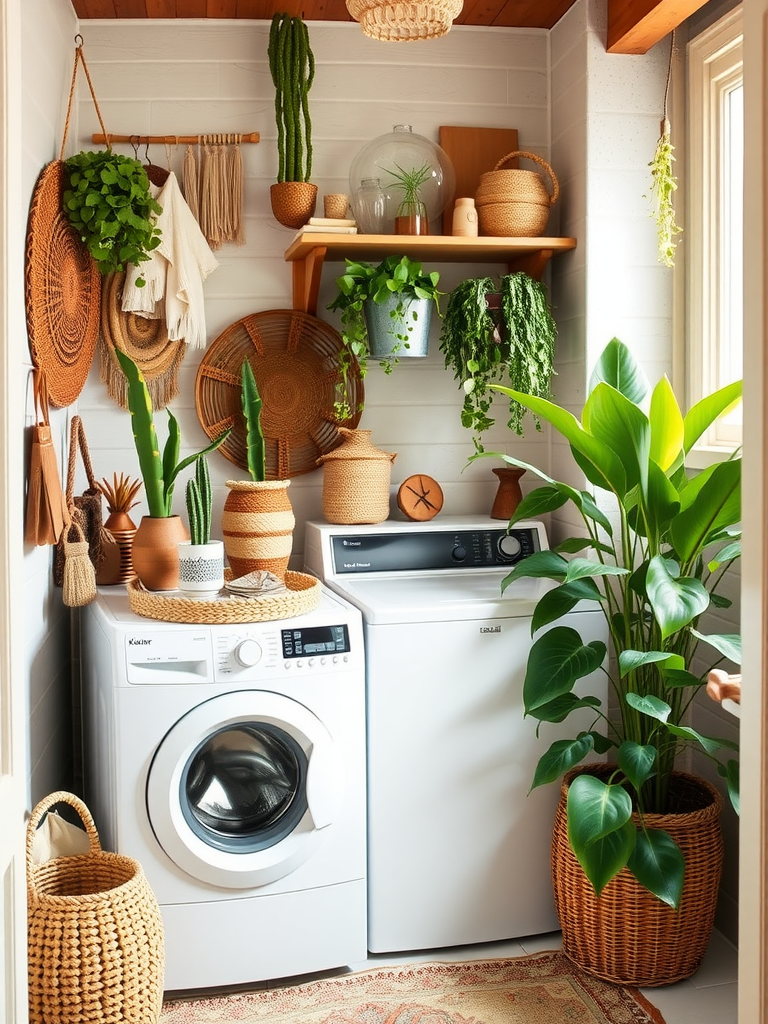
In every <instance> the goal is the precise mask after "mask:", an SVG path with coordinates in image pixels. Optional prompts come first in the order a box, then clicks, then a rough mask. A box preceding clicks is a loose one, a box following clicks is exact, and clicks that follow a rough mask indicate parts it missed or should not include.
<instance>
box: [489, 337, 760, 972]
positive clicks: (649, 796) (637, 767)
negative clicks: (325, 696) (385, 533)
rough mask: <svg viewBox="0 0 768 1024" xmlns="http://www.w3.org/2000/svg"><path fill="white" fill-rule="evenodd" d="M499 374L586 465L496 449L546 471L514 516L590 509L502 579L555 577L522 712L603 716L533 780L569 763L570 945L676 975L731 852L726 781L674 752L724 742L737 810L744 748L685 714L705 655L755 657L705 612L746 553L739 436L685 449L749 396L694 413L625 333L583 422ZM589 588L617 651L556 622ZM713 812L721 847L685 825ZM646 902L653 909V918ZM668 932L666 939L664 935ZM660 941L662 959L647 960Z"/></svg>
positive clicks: (707, 751)
mask: <svg viewBox="0 0 768 1024" xmlns="http://www.w3.org/2000/svg"><path fill="white" fill-rule="evenodd" d="M491 386H492V387H493V388H494V389H496V390H499V391H501V392H503V393H504V394H506V395H507V396H509V397H510V398H511V399H514V400H515V401H516V402H519V403H520V405H522V406H524V407H525V408H526V409H528V410H530V411H531V412H532V413H534V414H535V415H536V416H538V417H539V418H540V419H542V420H546V421H547V422H548V423H550V424H551V425H552V427H554V428H555V430H557V431H558V433H559V434H561V435H562V436H563V437H564V438H565V440H566V441H567V442H568V444H569V445H570V450H571V452H572V453H573V457H574V459H575V461H576V465H577V468H578V469H579V470H580V471H581V472H582V473H583V474H584V476H585V477H586V479H587V481H588V489H585V490H581V489H579V488H577V487H574V486H571V485H569V484H567V483H563V482H561V481H558V480H554V479H552V478H551V477H550V476H548V475H547V474H546V473H544V472H543V471H542V470H540V469H538V468H537V467H535V466H532V465H529V464H528V463H525V462H522V461H520V460H519V459H515V458H513V457H512V456H509V455H498V454H497V455H495V456H494V457H495V458H500V459H503V460H504V461H505V462H507V463H510V464H511V465H514V466H519V467H521V468H523V469H526V470H529V471H530V472H532V473H535V474H536V475H537V476H538V477H540V478H541V479H542V480H543V481H544V484H543V486H541V487H538V488H536V489H535V490H533V491H532V492H530V493H529V494H528V495H526V497H525V498H524V499H523V501H522V502H521V503H520V505H519V506H518V508H517V510H516V512H515V513H514V516H513V517H512V520H511V522H513V523H514V522H516V521H518V520H520V519H524V518H527V517H530V516H537V517H538V516H541V515H542V514H545V513H548V512H552V511H554V510H556V509H559V508H561V507H562V506H564V505H566V504H568V503H570V504H571V505H572V506H573V507H574V509H575V512H576V513H577V514H578V515H579V516H580V517H581V520H582V521H583V524H584V534H583V535H580V536H574V537H569V538H568V539H566V540H563V541H562V542H561V543H559V544H558V545H557V546H556V547H555V548H554V549H553V550H550V551H540V552H536V553H535V554H532V555H529V556H527V557H525V558H523V559H521V560H520V561H519V562H518V563H517V564H516V565H515V566H514V568H513V569H512V571H511V572H510V573H509V575H508V576H507V577H506V578H505V580H504V582H503V584H502V586H503V587H504V588H506V587H510V586H511V587H513V588H514V585H515V583H516V581H518V580H521V579H525V578H532V577H537V578H545V579H548V580H551V581H552V588H551V589H550V590H549V591H548V592H547V593H545V595H544V596H543V597H542V598H541V600H540V601H539V602H538V604H537V606H536V608H535V610H534V613H533V623H532V629H533V631H534V633H539V634H540V635H539V637H538V639H537V640H536V641H535V642H534V644H533V646H532V648H531V651H530V654H529V658H528V664H527V669H526V675H525V681H524V685H523V705H524V708H525V714H526V715H529V716H531V717H532V718H535V719H537V721H538V722H540V723H543V724H544V729H545V728H546V723H547V722H562V721H563V720H564V719H565V718H567V716H568V715H569V714H570V713H571V711H573V710H575V709H577V708H588V707H592V708H594V726H593V728H592V729H590V730H588V731H583V732H580V733H579V734H578V735H577V736H575V737H574V738H573V739H561V740H557V741H556V742H555V743H553V744H552V745H551V747H550V748H549V749H548V750H547V751H546V752H545V753H544V754H543V755H542V757H541V758H540V760H539V763H538V765H537V767H536V770H535V773H534V776H533V782H532V787H536V786H540V785H543V784H545V783H549V782H555V781H558V780H560V778H561V776H562V775H563V773H564V772H565V773H569V774H567V775H566V779H565V782H564V784H563V791H564V794H565V795H566V796H567V799H566V803H565V806H564V811H563V815H562V819H561V827H562V831H561V832H559V831H558V830H557V829H556V847H557V850H558V856H557V857H554V855H553V878H554V880H555V891H556V903H557V905H558V913H559V916H560V921H561V925H562V927H563V935H564V948H566V950H567V952H568V953H569V955H570V956H571V957H572V958H573V959H575V960H576V962H577V963H579V964H580V966H582V967H584V968H585V969H587V970H590V969H592V970H595V960H594V953H593V952H592V951H591V950H590V946H591V949H592V950H595V949H598V948H600V949H602V948H603V938H604V936H603V938H601V937H599V936H598V937H596V934H595V932H596V930H597V931H600V930H602V931H603V933H605V934H607V933H608V931H610V933H611V934H612V935H615V936H616V938H615V939H614V948H613V949H612V950H610V951H608V952H606V954H605V959H606V963H603V964H602V966H601V968H600V971H599V973H600V976H602V977H608V976H610V977H611V980H617V981H619V980H623V981H624V983H631V984H659V983H660V981H659V980H656V981H653V980H650V981H649V980H648V978H649V976H650V977H653V976H654V972H656V977H657V979H658V978H659V977H661V978H665V979H666V980H678V978H680V977H687V976H688V974H691V973H693V971H694V970H695V969H696V967H697V966H698V964H699V963H700V962H701V958H702V957H703V954H704V951H705V950H706V944H707V941H708V938H709V933H710V931H711V928H712V924H713V922H714V907H715V903H716V900H717V888H718V879H719V874H720V864H721V862H722V840H721V839H720V834H719V821H718V818H719V809H720V803H719V801H720V797H719V793H717V791H716V790H714V789H713V788H712V787H711V786H710V785H709V784H708V783H705V782H704V781H703V780H699V779H698V778H697V777H694V776H688V777H685V778H681V777H680V774H679V773H678V772H677V765H678V759H679V757H680V755H681V754H683V753H684V752H685V751H686V750H689V749H695V750H697V751H699V752H700V753H703V754H704V755H705V756H706V757H708V758H710V759H711V760H712V761H713V762H714V764H715V766H716V768H717V772H718V773H719V774H720V775H721V776H722V777H723V779H724V780H725V784H726V787H727V790H728V793H729V795H730V798H731V802H732V803H733V806H734V808H735V809H736V810H737V811H738V762H737V760H735V759H734V758H733V757H732V756H730V753H729V751H730V750H731V749H735V747H736V744H734V743H733V742H730V741H727V740H722V739H714V738H711V737H708V736H703V735H701V734H700V733H699V732H697V731H696V730H695V729H693V728H692V727H691V725H690V723H689V713H690V710H691V706H692V702H693V700H694V698H695V696H696V694H697V693H698V692H699V691H702V692H703V688H705V687H706V680H707V675H708V672H709V671H710V670H711V669H713V668H715V667H716V666H718V665H719V664H721V663H722V662H723V660H726V659H728V660H731V661H733V662H736V663H737V664H739V663H740V661H741V640H740V637H739V636H738V635H731V634H717V633H709V632H704V631H703V629H702V624H701V619H702V616H703V615H704V614H705V612H707V611H708V610H710V609H718V608H724V607H727V606H728V605H729V604H730V602H729V601H728V600H727V599H726V597H725V596H724V595H723V593H722V584H723V579H724V576H725V573H726V572H727V570H728V569H729V567H731V566H732V565H733V564H734V562H735V561H736V560H737V559H738V558H739V557H740V554H741V531H740V526H739V520H740V515H741V460H740V458H739V457H738V455H737V454H736V453H734V454H733V455H732V457H731V458H729V459H728V460H727V461H723V462H719V463H717V464H716V465H713V466H710V467H709V468H708V469H706V470H703V471H702V472H700V473H698V474H693V473H691V472H689V471H688V470H687V469H686V457H687V456H688V454H689V452H690V451H691V449H692V447H693V446H694V445H695V444H696V442H697V440H698V439H699V438H700V437H701V436H702V434H703V433H704V431H706V430H707V429H708V427H709V426H710V425H711V424H712V423H713V422H714V421H715V420H716V419H718V418H719V417H720V416H722V415H723V414H725V413H727V412H728V410H729V409H731V408H732V407H733V406H734V405H735V404H736V403H737V402H738V401H739V400H740V397H741V382H740V381H739V382H736V383H733V384H729V385H728V386H726V387H724V388H721V389H720V390H718V391H716V392H714V393H713V394H711V395H709V396H708V397H706V398H704V399H702V400H701V401H700V402H698V403H697V404H696V405H694V406H693V407H692V408H691V409H690V410H689V412H688V413H687V414H686V415H683V414H682V412H681V410H680V408H679V406H678V403H677V401H676V399H675V396H674V394H673V392H672V389H671V387H670V385H669V382H668V380H667V378H666V377H663V378H662V379H661V380H660V381H659V382H658V383H657V384H656V386H655V387H654V388H653V390H652V391H651V389H650V385H649V384H648V381H647V379H646V377H645V375H644V373H643V372H642V370H641V369H640V367H639V366H638V364H637V363H636V362H635V360H634V358H633V357H632V354H631V353H630V351H629V349H628V348H627V347H626V346H625V345H623V344H622V343H621V342H619V341H618V340H617V339H614V340H613V341H612V342H610V344H609V345H608V346H607V348H606V349H605V351H604V352H603V354H602V356H601V358H600V360H599V361H598V363H597V366H596V367H595V370H594V372H593V374H592V378H591V382H590V389H589V395H588V398H587V401H586V403H585V405H584V409H583V412H582V415H581V420H580V421H579V420H578V419H577V418H576V417H575V416H573V415H572V414H571V413H570V412H568V411H567V410H566V409H564V408H561V407H560V406H558V405H556V404H554V403H553V402H550V401H547V400H546V399H544V398H539V397H535V396H532V395H528V394H525V393H523V392H522V391H517V390H512V389H508V388H504V387H501V386H499V385H496V384H493V385H491ZM488 454H489V453H485V455H486V456H487V455H488ZM479 457H481V456H479V455H475V456H473V457H472V458H473V459H474V458H479ZM607 499H610V501H609V500H607ZM614 509H615V511H613V510H614ZM611 513H612V514H611ZM581 552H587V553H588V555H589V556H590V557H584V556H583V555H582V554H580V553H581ZM579 601H589V602H595V603H596V604H597V605H599V607H600V608H601V609H602V611H603V614H604V615H605V619H606V623H607V626H608V635H609V646H610V651H609V661H608V663H607V664H606V665H604V664H603V662H604V659H605V655H606V650H605V645H604V644H602V643H599V642H592V643H588V644H585V643H584V642H583V640H582V638H581V636H580V635H579V633H578V632H577V631H576V630H575V629H573V628H571V627H570V626H564V625H556V623H557V620H558V619H560V617H561V616H563V615H565V614H566V613H567V612H568V611H570V610H571V609H572V608H574V606H575V605H576V604H577V602H579ZM553 624H555V625H553ZM545 627H549V628H545ZM601 666H603V671H604V672H605V673H606V674H607V676H608V679H609V685H610V689H611V691H612V695H613V697H612V699H613V702H614V704H615V705H616V711H615V713H614V712H612V711H610V710H609V709H607V708H602V707H601V702H600V700H599V699H598V698H595V697H591V696H588V695H585V694H583V693H582V692H578V693H577V692H576V690H577V685H578V681H579V680H580V679H582V678H583V677H584V676H586V675H588V674H589V673H590V672H592V671H594V670H596V669H599V668H600V667H601ZM595 754H600V755H606V754H607V755H608V757H609V761H610V764H608V765H599V766H595V765H591V766H590V765H587V766H584V767H582V768H581V769H577V767H576V766H578V765H580V764H581V762H582V761H584V760H585V759H586V760H589V759H590V758H593V757H594V755H595ZM571 770H573V772H572V771H571ZM688 812H693V813H691V814H689V813H688ZM707 815H709V816H710V818H712V817H713V818H714V824H713V826H712V831H708V832H707V836H708V842H710V841H711V842H710V846H711V849H709V853H710V854H711V857H710V858H709V859H707V858H705V857H704V853H703V850H704V839H703V838H702V837H701V836H699V835H696V834H695V833H694V834H693V835H694V836H695V838H692V840H689V839H688V833H687V832H686V831H685V830H684V829H683V826H684V824H690V827H692V828H693V827H696V826H699V825H701V826H702V827H703V824H704V822H705V820H706V818H707ZM672 832H674V833H675V835H674V837H673V835H672V834H671V833H672ZM558 836H559V837H560V838H558ZM692 849H693V850H696V855H695V857H694V856H692V855H691V851H692ZM574 857H575V859H574ZM576 861H577V862H578V864H577V863H576ZM624 869H626V870H624ZM574 872H578V876H579V877H580V878H582V879H584V880H585V881H586V880H588V886H587V894H586V895H585V897H584V901H583V903H582V902H581V900H580V909H579V910H577V911H574V909H573V906H572V907H571V908H570V909H569V900H568V899H566V898H562V897H558V880H559V879H563V878H564V877H565V875H566V873H567V874H568V877H569V878H573V877H575V874H574ZM630 883H631V888H630ZM617 894H621V896H622V903H621V904H619V902H618V896H617ZM598 897H599V899H598ZM635 900H643V901H645V902H642V904H638V903H636V902H634V901H635ZM595 901H597V902H595ZM571 903H572V904H573V903H574V900H573V899H571ZM585 906H587V907H588V908H589V909H588V910H587V911H586V912H585V909H584V908H585ZM639 906H641V907H642V914H643V919H644V921H645V926H644V927H643V928H640V929H638V928H637V927H636V923H637V919H638V914H639V913H640V910H639V909H638V907H639ZM614 907H615V909H616V914H615V917H616V918H619V919H618V920H614V915H613V908H614ZM609 908H610V909H609ZM673 908H674V909H673ZM698 908H701V911H699V909H698ZM609 914H610V915H611V919H610V920H609V918H608V917H607V916H606V915H609ZM691 914H694V915H695V916H694V917H692V916H691ZM655 915H661V916H655ZM625 919H626V920H625ZM662 933H663V935H664V936H665V938H666V937H668V938H669V945H668V946H665V947H663V948H661V947H660V944H659V942H658V941H657V937H658V936H660V935H662ZM648 935H653V937H654V941H653V942H649V941H648V938H647V936H648ZM651 956H654V957H657V958H658V957H661V961H663V962H661V961H658V959H657V961H656V962H654V963H653V965H652V966H651V967H650V968H649V967H648V962H649V957H651ZM611 957H615V958H616V960H615V963H616V962H618V964H619V965H618V966H617V967H616V968H615V973H611V972H609V968H608V966H607V961H608V960H610V959H611ZM672 963H681V964H682V966H681V968H680V970H679V971H678V973H677V974H676V975H675V976H674V977H670V975H669V974H668V973H666V972H667V971H668V970H670V969H671V964H672ZM644 971H645V973H643V972H644ZM627 972H630V973H629V974H628V973H627ZM686 972H687V973H686ZM620 975H623V977H620Z"/></svg>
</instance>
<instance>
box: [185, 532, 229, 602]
mask: <svg viewBox="0 0 768 1024" xmlns="http://www.w3.org/2000/svg"><path fill="white" fill-rule="evenodd" d="M223 586H224V542H223V541H220V540H212V541H210V542H209V543H208V544H192V543H191V541H188V540H187V541H181V543H180V544H179V590H183V591H184V592H185V594H187V595H189V596H190V597H191V596H196V597H210V596H211V595H212V594H217V593H218V592H219V591H220V590H221V588H222V587H223Z"/></svg>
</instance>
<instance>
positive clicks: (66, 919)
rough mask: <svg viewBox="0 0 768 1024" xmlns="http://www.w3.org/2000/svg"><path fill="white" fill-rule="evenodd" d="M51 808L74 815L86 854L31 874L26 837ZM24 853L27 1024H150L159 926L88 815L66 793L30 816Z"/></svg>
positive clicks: (161, 960)
mask: <svg viewBox="0 0 768 1024" xmlns="http://www.w3.org/2000/svg"><path fill="white" fill-rule="evenodd" d="M56 804H69V805H70V806H71V807H73V808H74V809H75V810H76V811H77V813H78V814H79V815H80V817H81V819H82V821H83V824H84V825H85V830H86V833H87V835H88V839H89V842H90V849H89V851H88V853H86V854H80V855H76V856H70V857H56V858H54V859H53V860H48V861H45V862H43V863H37V864H36V863H34V860H33V854H32V846H33V842H34V837H35V831H36V830H37V827H38V826H39V824H40V822H41V821H42V820H43V816H44V815H45V814H46V812H47V811H49V810H50V809H51V808H52V807H54V806H55V805H56ZM26 852H27V919H28V926H27V927H28V954H29V956H28V959H29V966H28V974H29V1021H30V1024H156V1022H157V1021H158V1020H159V1018H160V1011H161V1009H162V1003H163V972H164V967H165V952H164V946H163V924H162V919H161V917H160V908H159V906H158V904H157V900H156V899H155V896H154V893H153V892H152V890H151V888H150V886H149V883H148V882H147V879H146V877H145V875H144V872H143V870H142V868H141V865H140V864H139V863H138V862H137V861H135V860H133V859H132V858H130V857H124V856H122V855H120V854H117V853H107V852H105V851H103V850H102V849H101V844H100V842H99V836H98V833H97V831H96V826H95V825H94V822H93V818H92V817H91V815H90V812H89V810H88V808H87V807H86V805H85V804H84V803H83V801H82V800H80V799H79V798H78V797H76V796H74V794H72V793H65V792H56V793H52V794H51V795H50V796H48V797H46V798H45V799H44V800H41V801H40V803H39V804H38V805H37V806H36V807H35V809H34V810H33V812H32V815H31V817H30V819H29V822H28V823H27V843H26Z"/></svg>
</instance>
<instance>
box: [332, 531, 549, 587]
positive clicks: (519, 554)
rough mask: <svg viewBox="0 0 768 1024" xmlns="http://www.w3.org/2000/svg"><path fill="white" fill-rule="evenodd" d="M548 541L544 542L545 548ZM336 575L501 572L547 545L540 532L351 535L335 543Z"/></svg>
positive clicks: (337, 537)
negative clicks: (468, 571)
mask: <svg viewBox="0 0 768 1024" xmlns="http://www.w3.org/2000/svg"><path fill="white" fill-rule="evenodd" d="M542 538H543V542H542ZM331 544H332V547H333V561H334V567H335V572H336V575H349V574H359V573H375V572H387V573H391V572H396V573H401V572H413V571H417V572H424V571H440V570H449V571H455V570H456V569H473V570H477V569H498V567H499V566H500V565H514V563H515V562H518V561H520V559H521V558H525V556H526V555H530V554H532V553H533V552H534V551H540V550H541V549H542V547H544V546H545V545H546V536H545V535H544V534H543V532H542V530H541V529H539V528H538V526H525V527H519V528H518V527H513V528H512V529H510V530H508V529H507V528H506V527H505V526H501V525H499V526H498V527H490V528H487V529H466V530H464V529H458V530H435V531H433V532H430V531H428V530H418V531H414V532H413V533H410V532H408V531H407V530H404V531H399V532H391V533H381V534H377V533H350V534H340V535H338V536H334V537H332V538H331Z"/></svg>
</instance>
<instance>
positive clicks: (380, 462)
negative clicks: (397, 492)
mask: <svg viewBox="0 0 768 1024" xmlns="http://www.w3.org/2000/svg"><path fill="white" fill-rule="evenodd" d="M339 434H340V435H341V438H342V441H341V444H340V445H339V447H338V448H334V450H333V451H332V452H328V454H327V455H323V456H321V457H320V458H319V459H318V460H317V461H318V464H319V465H322V466H323V515H324V516H325V518H326V520H327V521H328V522H329V523H339V524H341V525H345V526H349V525H351V524H353V523H383V522H384V520H385V519H386V518H387V517H388V516H389V484H390V480H391V477H392V463H393V462H394V461H395V455H394V454H392V453H391V452H383V451H381V449H380V448H377V447H376V446H375V445H373V444H372V443H371V431H370V430H350V429H349V428H347V427H339Z"/></svg>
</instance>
